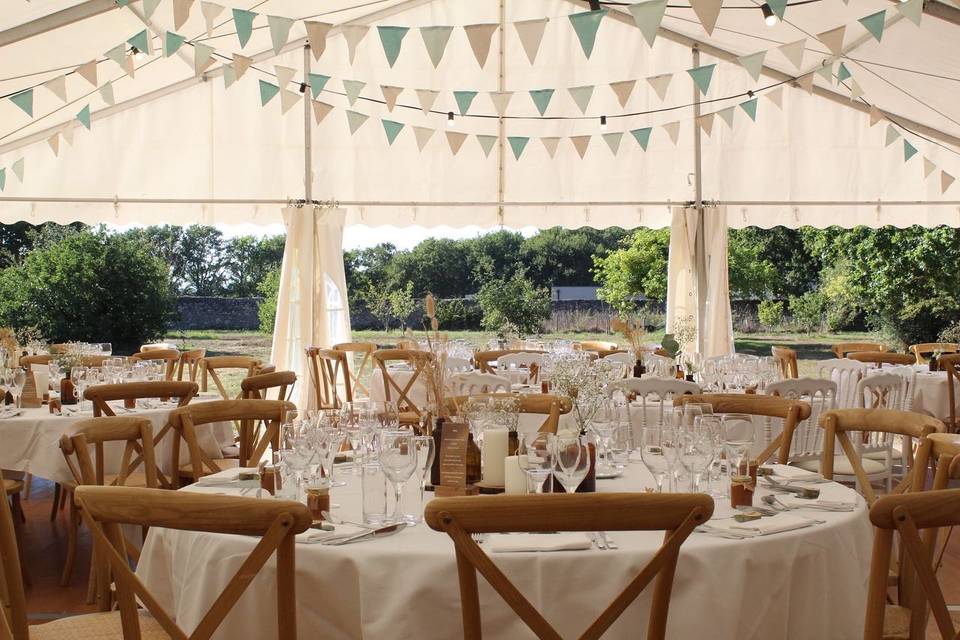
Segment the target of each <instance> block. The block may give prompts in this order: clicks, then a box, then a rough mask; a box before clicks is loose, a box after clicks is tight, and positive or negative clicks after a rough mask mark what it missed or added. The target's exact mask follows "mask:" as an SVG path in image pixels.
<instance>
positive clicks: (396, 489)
mask: <svg viewBox="0 0 960 640" xmlns="http://www.w3.org/2000/svg"><path fill="white" fill-rule="evenodd" d="M414 437H415V436H414V435H413V434H412V433H411V432H409V431H386V432H384V433H382V434H381V436H380V467H381V468H382V469H383V473H384V475H385V476H387V480H389V481H390V484H392V485H393V495H394V499H395V501H396V504H395V505H394V509H393V522H395V523H398V522H401V521H402V520H403V504H402V503H403V485H404V483H405V482H406V481H407V480H409V479H410V476H412V475H413V472H414V470H415V469H416V468H417V448H416V446H415V444H414V441H413V439H414ZM361 469H362V467H361Z"/></svg>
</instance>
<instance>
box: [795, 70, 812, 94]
mask: <svg viewBox="0 0 960 640" xmlns="http://www.w3.org/2000/svg"><path fill="white" fill-rule="evenodd" d="M797 84H798V85H800V88H801V89H805V90H806V92H807V93H809V94H811V95H812V94H813V74H812V73H808V74H806V75H803V76H800V77H799V78H797Z"/></svg>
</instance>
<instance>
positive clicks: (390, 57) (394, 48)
mask: <svg viewBox="0 0 960 640" xmlns="http://www.w3.org/2000/svg"><path fill="white" fill-rule="evenodd" d="M407 31H410V28H409V27H390V26H380V27H377V32H378V33H379V34H380V44H382V45H383V54H384V55H385V56H387V63H388V64H389V65H390V66H391V67H392V66H393V64H394V63H395V62H396V61H397V58H398V57H399V56H400V47H401V46H402V45H403V37H404V36H405V35H407Z"/></svg>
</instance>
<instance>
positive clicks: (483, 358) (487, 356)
mask: <svg viewBox="0 0 960 640" xmlns="http://www.w3.org/2000/svg"><path fill="white" fill-rule="evenodd" d="M514 353H539V354H542V353H544V352H543V351H538V350H536V349H493V350H491V351H477V352H476V353H474V354H473V363H474V364H475V365H476V366H477V369H478V370H479V371H481V372H483V373H496V371H495V369H494V367H493V366H492V365H493V363H494V362H497V361H499V360H500V358H502V357H504V356H508V355H512V354H514Z"/></svg>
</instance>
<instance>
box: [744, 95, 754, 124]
mask: <svg viewBox="0 0 960 640" xmlns="http://www.w3.org/2000/svg"><path fill="white" fill-rule="evenodd" d="M740 106H741V107H742V108H743V110H744V111H746V112H747V115H748V116H750V119H751V120H753V121H754V122H756V121H757V99H756V98H753V99H752V100H747V101H746V102H741V103H740Z"/></svg>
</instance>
